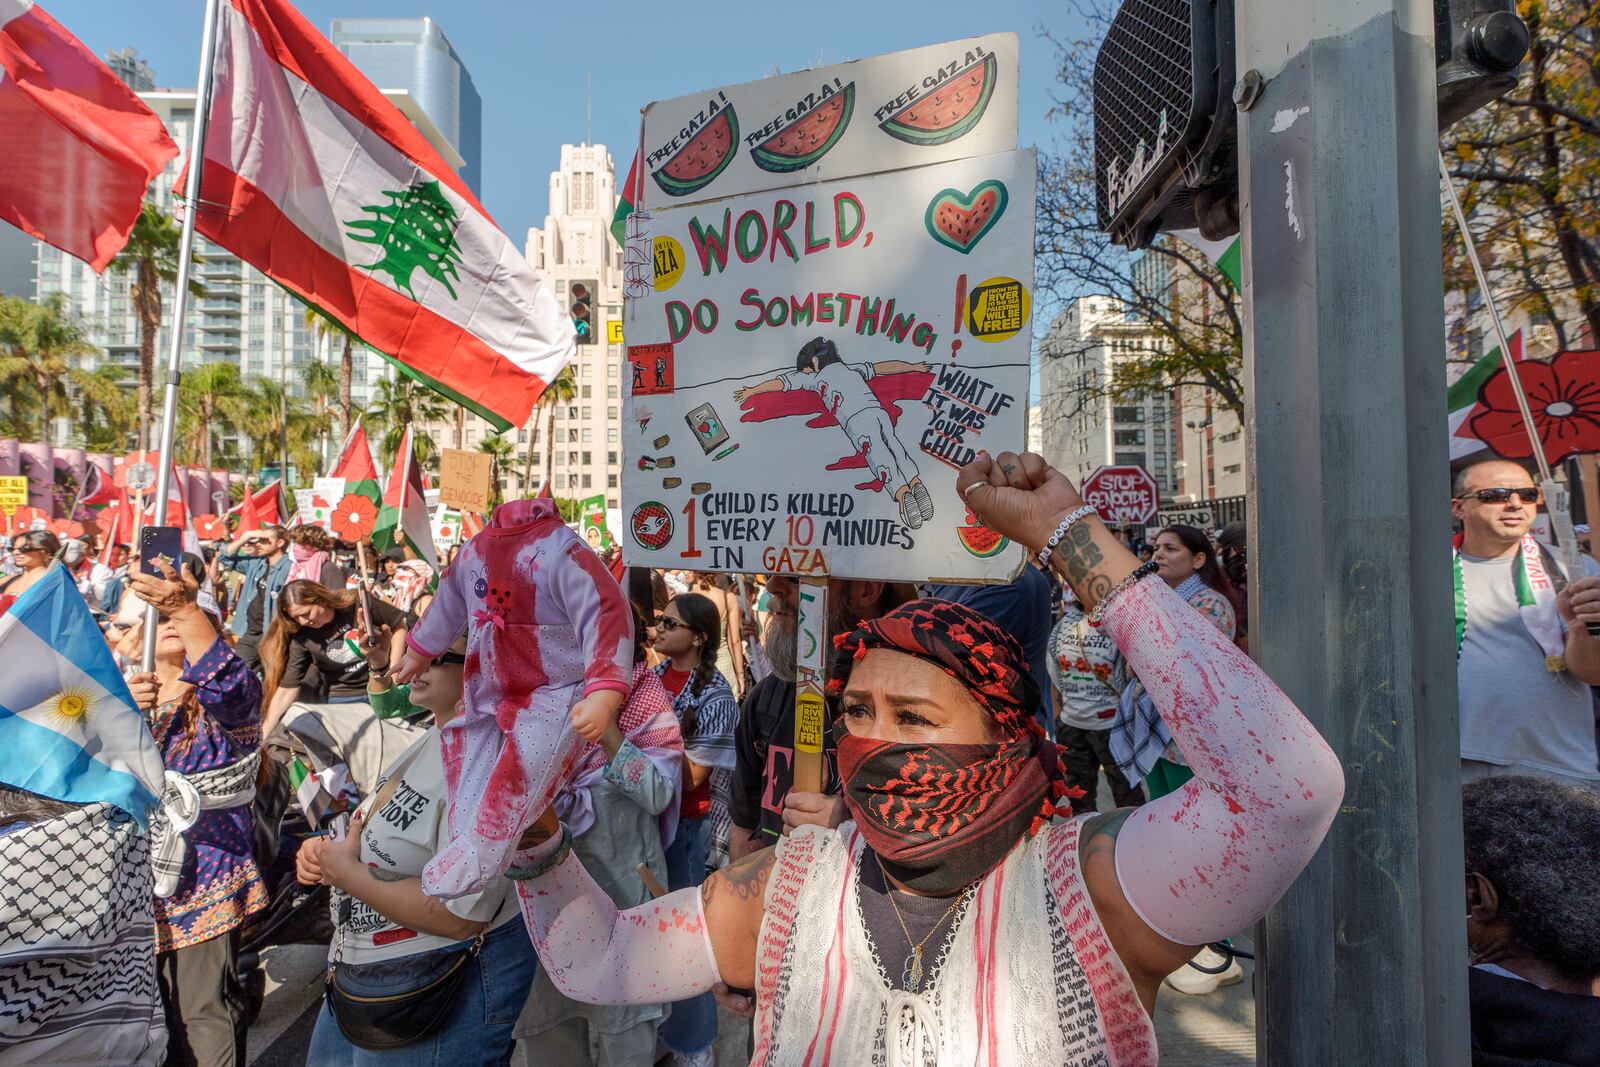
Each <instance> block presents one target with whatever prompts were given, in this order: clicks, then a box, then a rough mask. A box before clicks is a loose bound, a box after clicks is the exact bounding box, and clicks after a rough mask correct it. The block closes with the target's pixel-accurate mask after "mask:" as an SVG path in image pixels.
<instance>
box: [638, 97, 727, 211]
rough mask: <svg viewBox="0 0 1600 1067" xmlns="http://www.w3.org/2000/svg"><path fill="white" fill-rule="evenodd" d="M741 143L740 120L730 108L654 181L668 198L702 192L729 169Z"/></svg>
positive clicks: (689, 144) (707, 127) (711, 122)
mask: <svg viewBox="0 0 1600 1067" xmlns="http://www.w3.org/2000/svg"><path fill="white" fill-rule="evenodd" d="M738 143H739V117H738V116H737V115H735V114H734V112H733V105H731V104H730V105H728V107H727V108H725V109H724V110H723V111H721V112H720V113H719V114H718V115H717V117H716V118H714V119H712V120H711V121H710V122H708V123H706V124H705V126H704V128H702V129H701V130H700V132H699V133H697V134H695V135H694V136H693V137H692V138H690V139H689V143H688V144H686V145H684V146H683V147H682V148H680V149H678V151H677V154H676V155H674V156H673V157H672V158H671V159H669V160H668V161H667V163H666V166H664V167H662V168H661V169H660V170H658V171H655V172H654V173H653V174H652V175H651V177H653V178H654V179H655V180H656V184H657V185H659V186H661V191H662V192H664V193H666V194H667V195H668V196H688V195H689V194H690V193H695V192H699V191H700V190H701V189H704V188H705V187H706V186H708V185H710V184H711V182H712V180H713V179H715V178H716V176H717V175H719V174H721V173H722V172H723V170H725V169H726V168H727V166H728V162H729V161H730V160H731V159H733V150H734V146H735V145H737V144H738Z"/></svg>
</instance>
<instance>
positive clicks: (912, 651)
mask: <svg viewBox="0 0 1600 1067" xmlns="http://www.w3.org/2000/svg"><path fill="white" fill-rule="evenodd" d="M835 645H836V647H837V649H838V652H837V655H836V658H835V661H834V668H833V679H834V681H833V682H831V683H830V689H832V691H833V692H835V693H838V692H842V691H843V689H844V684H845V681H846V680H847V679H848V678H849V676H850V671H851V669H852V668H853V667H854V665H855V661H857V660H859V659H860V658H861V657H862V656H864V655H866V654H867V652H868V651H869V650H871V649H874V648H882V649H890V650H893V651H897V652H904V653H906V654H907V655H912V656H918V657H920V658H922V659H925V660H928V661H929V662H931V663H934V664H936V665H938V666H939V667H941V668H943V669H944V671H945V673H947V674H949V675H950V676H951V677H953V678H955V679H956V680H957V681H958V682H960V683H961V684H962V685H963V686H965V687H966V689H967V691H968V692H969V693H970V694H971V695H972V697H973V699H975V700H977V702H978V703H979V704H980V705H981V706H982V707H983V709H984V711H985V713H987V714H988V715H990V716H991V717H992V718H993V720H994V724H995V727H996V728H997V731H998V732H999V733H1000V734H1001V740H1000V741H999V742H997V743H993V744H977V745H954V744H938V743H926V742H924V743H919V744H896V743H892V742H888V741H877V740H871V739H868V738H862V737H856V736H855V735H853V734H849V733H847V732H842V731H841V733H840V736H839V738H838V753H837V758H838V765H839V778H840V780H841V781H842V782H843V783H844V801H845V806H846V807H848V808H849V809H850V814H851V816H852V817H853V818H854V819H855V822H856V825H857V827H859V828H860V830H861V833H862V835H863V836H864V837H865V838H866V839H867V843H868V844H869V845H870V846H872V850H873V852H875V853H877V855H878V858H879V859H880V860H882V861H883V865H884V869H885V870H886V871H888V873H889V874H890V875H892V876H893V877H894V878H895V879H896V880H898V881H899V882H901V883H903V884H904V885H906V886H908V887H910V888H911V889H913V890H916V891H918V892H923V893H953V892H955V891H957V890H959V889H960V888H961V887H962V886H964V885H967V884H968V883H970V882H973V881H975V880H977V879H978V878H981V877H982V876H983V875H985V874H987V873H988V872H989V871H990V870H992V869H994V867H996V866H997V865H998V864H999V863H1000V861H1001V860H1003V859H1004V858H1005V856H1006V854H1007V853H1008V852H1010V851H1011V849H1012V848H1013V847H1014V846H1015V845H1016V843H1017V842H1018V841H1019V840H1020V839H1021V838H1022V837H1023V835H1024V834H1027V833H1032V832H1035V831H1037V830H1038V829H1039V828H1040V827H1042V826H1043V825H1044V823H1045V822H1047V821H1048V820H1049V819H1050V818H1051V817H1052V816H1053V815H1055V814H1056V813H1057V811H1056V806H1055V802H1056V800H1058V799H1059V798H1061V797H1064V796H1068V795H1070V794H1071V792H1072V791H1070V790H1068V788H1067V786H1066V784H1065V775H1064V773H1063V771H1062V767H1061V761H1060V757H1059V755H1058V754H1057V750H1056V746H1055V745H1053V744H1051V743H1050V742H1049V741H1048V740H1047V739H1046V738H1045V736H1044V730H1043V729H1042V728H1041V727H1040V726H1039V724H1038V723H1037V722H1036V721H1035V720H1034V717H1033V712H1034V709H1035V708H1036V707H1037V706H1038V703H1039V689H1038V686H1037V685H1036V684H1035V683H1034V680H1033V678H1032V677H1031V676H1030V675H1029V674H1028V670H1027V666H1026V661H1025V660H1024V659H1023V656H1022V650H1021V648H1020V647H1018V645H1017V643H1016V641H1015V640H1014V639H1013V638H1012V637H1011V636H1010V635H1009V634H1007V633H1006V632H1005V631H1003V630H1001V629H1000V628H999V627H998V626H996V625H994V623H992V622H990V621H989V620H988V619H986V618H985V617H984V616H982V615H979V614H978V613H977V612H975V611H973V610H971V609H970V608H967V607H964V606H962V605H960V604H954V603H951V602H949V601H943V600H918V601H913V602H912V603H910V604H906V605H904V606H902V607H899V608H897V609H895V610H894V611H892V612H890V613H889V614H888V615H885V616H884V617H883V618H881V619H875V620H872V621H870V622H866V623H862V624H861V625H860V626H859V627H857V628H856V629H855V630H854V631H853V632H851V633H849V634H845V635H843V636H842V637H840V638H838V639H837V640H836V642H835ZM842 722H843V720H841V724H842Z"/></svg>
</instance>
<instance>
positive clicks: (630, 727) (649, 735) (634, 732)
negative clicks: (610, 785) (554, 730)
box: [555, 663, 683, 848]
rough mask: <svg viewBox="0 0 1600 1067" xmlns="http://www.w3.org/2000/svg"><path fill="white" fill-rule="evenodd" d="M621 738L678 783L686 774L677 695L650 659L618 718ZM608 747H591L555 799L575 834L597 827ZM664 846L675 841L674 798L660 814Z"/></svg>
mask: <svg viewBox="0 0 1600 1067" xmlns="http://www.w3.org/2000/svg"><path fill="white" fill-rule="evenodd" d="M617 729H618V730H621V731H622V736H623V737H624V738H625V739H627V741H628V742H629V743H630V744H632V745H633V747H634V748H636V749H638V750H639V751H640V752H641V753H643V755H644V758H645V759H647V760H649V761H650V765H651V766H652V767H654V768H655V770H656V773H658V774H660V775H661V776H662V777H664V778H667V779H669V780H671V781H673V782H681V781H682V778H683V732H682V731H681V730H680V729H679V728H678V717H677V716H676V715H674V714H673V713H672V697H671V696H670V695H668V693H667V689H666V687H665V686H664V685H662V684H661V679H660V678H658V677H656V672H655V671H653V670H651V669H650V665H649V664H647V663H640V664H636V665H635V666H634V668H633V682H632V688H631V689H630V690H629V692H628V700H627V702H626V703H625V704H623V705H622V713H621V715H619V716H618V718H617ZM609 762H610V761H609V760H607V758H606V751H605V749H603V748H601V747H600V746H599V745H589V746H588V747H587V749H586V750H585V752H584V755H583V760H582V762H580V763H579V764H578V769H577V770H576V771H574V772H573V777H572V782H571V784H569V785H568V786H567V787H566V788H565V789H564V790H562V792H561V793H560V794H559V795H558V796H557V797H556V801H555V807H556V814H557V815H559V816H561V818H562V820H563V821H564V822H566V824H567V828H568V829H569V830H571V831H572V836H573V837H582V836H583V835H584V833H586V832H587V831H588V829H589V827H591V826H593V825H594V821H595V810H594V798H593V796H592V794H591V792H590V791H591V790H592V789H593V788H594V786H595V785H596V784H597V783H599V781H600V780H601V779H602V778H604V777H605V773H606V765H607V764H608V763H609ZM656 821H657V824H658V826H659V828H660V830H661V845H662V847H663V848H665V847H666V846H667V845H668V844H669V843H671V841H672V838H673V836H674V835H675V834H676V833H677V830H678V803H677V802H676V801H674V802H673V803H671V804H668V805H667V806H666V808H665V809H664V810H663V811H662V812H661V814H660V815H659V816H658V817H657V820H656Z"/></svg>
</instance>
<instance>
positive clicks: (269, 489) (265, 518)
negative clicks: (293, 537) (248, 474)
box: [255, 478, 283, 526]
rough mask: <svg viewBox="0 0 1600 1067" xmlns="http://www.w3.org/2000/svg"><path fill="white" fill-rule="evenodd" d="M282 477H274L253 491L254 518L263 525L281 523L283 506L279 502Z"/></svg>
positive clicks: (281, 494)
mask: <svg viewBox="0 0 1600 1067" xmlns="http://www.w3.org/2000/svg"><path fill="white" fill-rule="evenodd" d="M282 491H283V479H281V478H274V479H273V480H272V481H270V482H268V483H267V484H266V485H263V486H262V487H261V488H260V489H257V490H256V492H255V506H256V518H257V519H258V520H259V521H260V523H261V525H263V526H278V525H281V523H282V519H281V518H280V516H281V515H282V514H283V508H282V507H280V506H279V502H280V501H281V500H282V497H283V492H282Z"/></svg>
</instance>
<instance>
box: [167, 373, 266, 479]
mask: <svg viewBox="0 0 1600 1067" xmlns="http://www.w3.org/2000/svg"><path fill="white" fill-rule="evenodd" d="M249 398H250V391H249V389H248V388H246V386H245V384H244V379H243V378H241V377H240V376H239V367H238V365H237V364H234V363H226V362H223V363H206V364H203V365H201V366H199V367H196V368H195V369H194V370H191V371H187V372H185V373H184V375H183V377H182V378H180V379H179V380H178V441H179V444H178V448H179V451H180V453H181V454H182V455H183V456H184V458H185V460H186V461H187V462H189V463H196V462H198V463H199V464H200V465H201V466H203V467H205V468H206V469H207V470H209V469H210V468H211V466H212V462H211V460H212V441H213V439H214V437H215V436H216V435H219V434H227V433H229V432H231V431H234V430H237V429H239V427H241V426H243V425H244V423H245V418H246V415H247V411H248V407H249Z"/></svg>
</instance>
